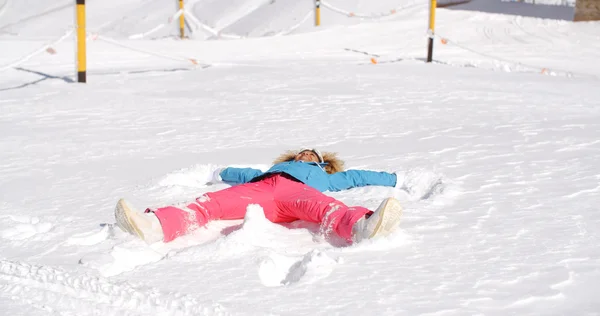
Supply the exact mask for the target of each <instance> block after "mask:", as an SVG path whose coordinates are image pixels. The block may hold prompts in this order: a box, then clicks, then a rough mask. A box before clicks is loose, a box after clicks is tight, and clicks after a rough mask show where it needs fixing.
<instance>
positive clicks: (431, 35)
mask: <svg viewBox="0 0 600 316" xmlns="http://www.w3.org/2000/svg"><path fill="white" fill-rule="evenodd" d="M436 7H437V1H436V0H431V3H430V4H429V30H428V31H427V33H428V35H429V45H428V47H427V62H428V63H430V62H431V61H432V60H433V38H434V37H435V8H436Z"/></svg>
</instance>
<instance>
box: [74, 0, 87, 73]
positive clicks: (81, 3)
mask: <svg viewBox="0 0 600 316" xmlns="http://www.w3.org/2000/svg"><path fill="white" fill-rule="evenodd" d="M76 11H77V82H86V74H85V72H86V69H85V68H86V51H85V47H86V46H85V45H86V43H85V41H86V37H85V0H76Z"/></svg>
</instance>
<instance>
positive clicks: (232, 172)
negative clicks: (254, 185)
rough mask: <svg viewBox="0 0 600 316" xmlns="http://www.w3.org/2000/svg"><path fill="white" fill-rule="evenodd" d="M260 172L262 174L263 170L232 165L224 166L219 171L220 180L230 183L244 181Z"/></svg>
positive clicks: (258, 174)
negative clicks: (233, 166)
mask: <svg viewBox="0 0 600 316" xmlns="http://www.w3.org/2000/svg"><path fill="white" fill-rule="evenodd" d="M261 174H263V172H262V171H260V170H258V169H252V168H232V167H228V168H225V169H223V171H221V173H219V175H220V176H221V180H222V181H223V182H227V183H230V184H242V183H246V182H249V181H250V180H252V179H254V178H256V177H257V176H260V175H261Z"/></svg>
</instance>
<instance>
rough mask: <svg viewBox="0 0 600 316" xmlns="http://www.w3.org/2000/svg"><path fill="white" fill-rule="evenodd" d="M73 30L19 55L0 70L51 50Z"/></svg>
mask: <svg viewBox="0 0 600 316" xmlns="http://www.w3.org/2000/svg"><path fill="white" fill-rule="evenodd" d="M73 31H74V30H72V29H71V30H68V31H67V32H65V34H64V35H63V36H61V37H59V38H58V39H56V40H55V41H53V42H51V43H50V44H46V45H44V46H42V47H40V48H38V49H36V50H35V51H33V52H32V53H30V54H28V55H25V56H23V57H21V58H20V59H18V60H16V61H14V62H12V63H10V64H7V65H4V66H2V67H0V72H2V71H5V70H7V69H10V68H14V67H17V66H19V65H21V64H23V63H25V62H27V61H28V60H30V59H31V58H33V57H35V56H37V55H39V54H41V53H44V52H51V51H52V46H54V45H56V44H58V43H60V42H62V41H64V40H65V39H66V38H67V37H69V36H71V34H73Z"/></svg>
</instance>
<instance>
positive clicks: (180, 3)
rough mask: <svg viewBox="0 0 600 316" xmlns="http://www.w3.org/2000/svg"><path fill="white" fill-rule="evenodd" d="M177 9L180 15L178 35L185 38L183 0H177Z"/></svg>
mask: <svg viewBox="0 0 600 316" xmlns="http://www.w3.org/2000/svg"><path fill="white" fill-rule="evenodd" d="M179 10H181V15H180V16H179V37H181V39H184V38H185V14H183V0H179Z"/></svg>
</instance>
